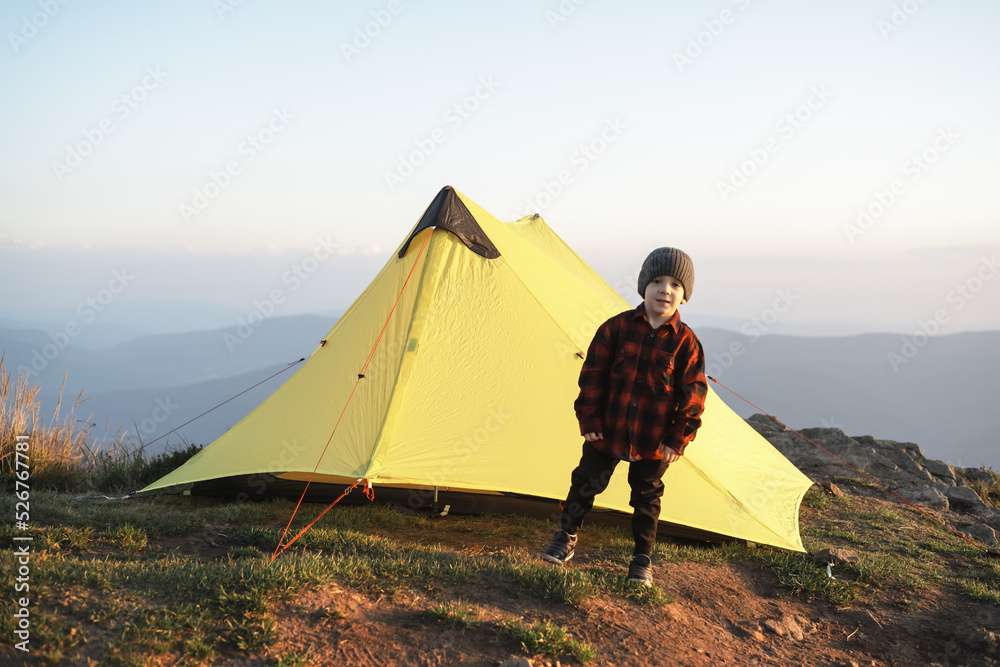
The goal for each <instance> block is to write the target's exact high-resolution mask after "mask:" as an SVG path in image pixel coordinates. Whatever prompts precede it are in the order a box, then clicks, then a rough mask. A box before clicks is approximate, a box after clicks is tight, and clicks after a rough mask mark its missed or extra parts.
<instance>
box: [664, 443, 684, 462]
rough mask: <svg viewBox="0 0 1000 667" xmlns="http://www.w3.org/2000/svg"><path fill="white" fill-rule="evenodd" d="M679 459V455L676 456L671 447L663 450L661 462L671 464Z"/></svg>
mask: <svg viewBox="0 0 1000 667" xmlns="http://www.w3.org/2000/svg"><path fill="white" fill-rule="evenodd" d="M680 457H681V455H680V454H678V453H677V450H676V449H674V448H673V447H665V448H664V449H663V460H664V461H666V462H667V463H673V462H674V461H676V460H677V459H679V458H680Z"/></svg>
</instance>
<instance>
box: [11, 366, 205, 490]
mask: <svg viewBox="0 0 1000 667" xmlns="http://www.w3.org/2000/svg"><path fill="white" fill-rule="evenodd" d="M29 380H30V378H29V376H28V374H27V373H24V372H20V373H18V374H17V375H16V376H15V375H14V373H13V372H12V371H9V370H7V368H6V365H5V361H4V357H3V356H2V355H0V487H2V488H3V489H4V490H14V489H16V488H20V487H17V474H18V472H19V470H25V469H27V470H29V471H30V479H31V489H32V490H33V491H37V490H49V491H63V492H65V491H76V492H88V491H92V492H98V491H100V492H104V493H113V494H125V493H130V492H132V491H137V490H138V489H141V488H143V487H144V486H147V485H148V484H149V483H151V482H153V481H156V480H157V479H159V478H160V477H162V476H163V475H165V474H166V473H167V472H169V471H171V470H173V469H174V468H176V467H177V466H179V465H180V464H182V463H184V461H186V460H187V459H189V458H191V457H192V456H194V455H195V454H196V453H198V451H200V449H201V447H200V446H197V445H193V444H190V443H187V444H186V446H185V447H184V448H183V449H179V450H172V451H168V452H165V453H163V454H159V455H156V456H152V457H149V456H146V454H145V452H144V447H143V446H142V443H141V442H139V443H132V442H130V441H129V440H128V439H127V437H126V436H125V434H124V433H122V432H121V431H120V430H119V431H118V432H115V433H109V432H108V429H107V426H105V429H104V431H103V433H100V434H98V433H96V432H95V430H94V429H96V428H97V424H91V423H88V421H87V420H85V419H84V420H81V419H79V418H78V415H79V414H81V413H80V410H81V406H83V405H84V403H85V402H86V399H84V398H83V394H82V393H81V394H79V395H78V396H77V397H76V398H75V400H73V402H72V404H71V405H70V406H69V410H68V411H65V412H64V410H63V390H64V389H65V386H66V379H65V377H64V378H63V385H62V387H61V388H60V390H59V396H58V399H57V401H56V405H55V408H54V409H53V412H52V415H51V416H49V417H48V418H45V417H43V416H42V404H41V399H40V398H39V394H40V392H41V387H39V386H37V385H33V384H31V383H30V381H29ZM19 436H21V437H23V436H27V440H26V443H27V447H28V449H27V451H22V450H21V449H18V437H19ZM95 442H100V443H102V444H100V445H97V444H94V443H95ZM22 447H23V445H22Z"/></svg>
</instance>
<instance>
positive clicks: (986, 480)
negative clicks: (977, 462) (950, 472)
mask: <svg viewBox="0 0 1000 667" xmlns="http://www.w3.org/2000/svg"><path fill="white" fill-rule="evenodd" d="M955 470H956V472H958V473H959V474H960V475H961V476H962V477H963V478H965V480H966V481H969V482H979V483H980V484H992V483H993V482H994V481H996V480H995V479H994V477H993V475H991V474H990V472H989V471H988V470H986V469H985V468H956V469H955Z"/></svg>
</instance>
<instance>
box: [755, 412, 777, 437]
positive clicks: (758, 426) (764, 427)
mask: <svg viewBox="0 0 1000 667" xmlns="http://www.w3.org/2000/svg"><path fill="white" fill-rule="evenodd" d="M746 422H747V423H748V424H750V426H752V427H753V429H754V430H755V431H757V432H758V433H760V434H761V435H763V436H768V435H771V434H772V433H781V432H782V431H784V430H785V427H784V426H782V425H781V423H779V422H778V420H777V419H775V418H774V417H768V416H767V415H762V414H760V413H758V414H755V415H750V416H749V417H747V419H746Z"/></svg>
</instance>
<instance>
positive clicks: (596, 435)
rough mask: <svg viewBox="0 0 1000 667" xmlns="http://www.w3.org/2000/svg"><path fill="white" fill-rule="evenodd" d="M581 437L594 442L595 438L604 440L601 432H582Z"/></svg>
mask: <svg viewBox="0 0 1000 667" xmlns="http://www.w3.org/2000/svg"><path fill="white" fill-rule="evenodd" d="M583 439H584V440H586V441H587V442H594V441H595V440H604V434H603V433H584V434H583Z"/></svg>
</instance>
